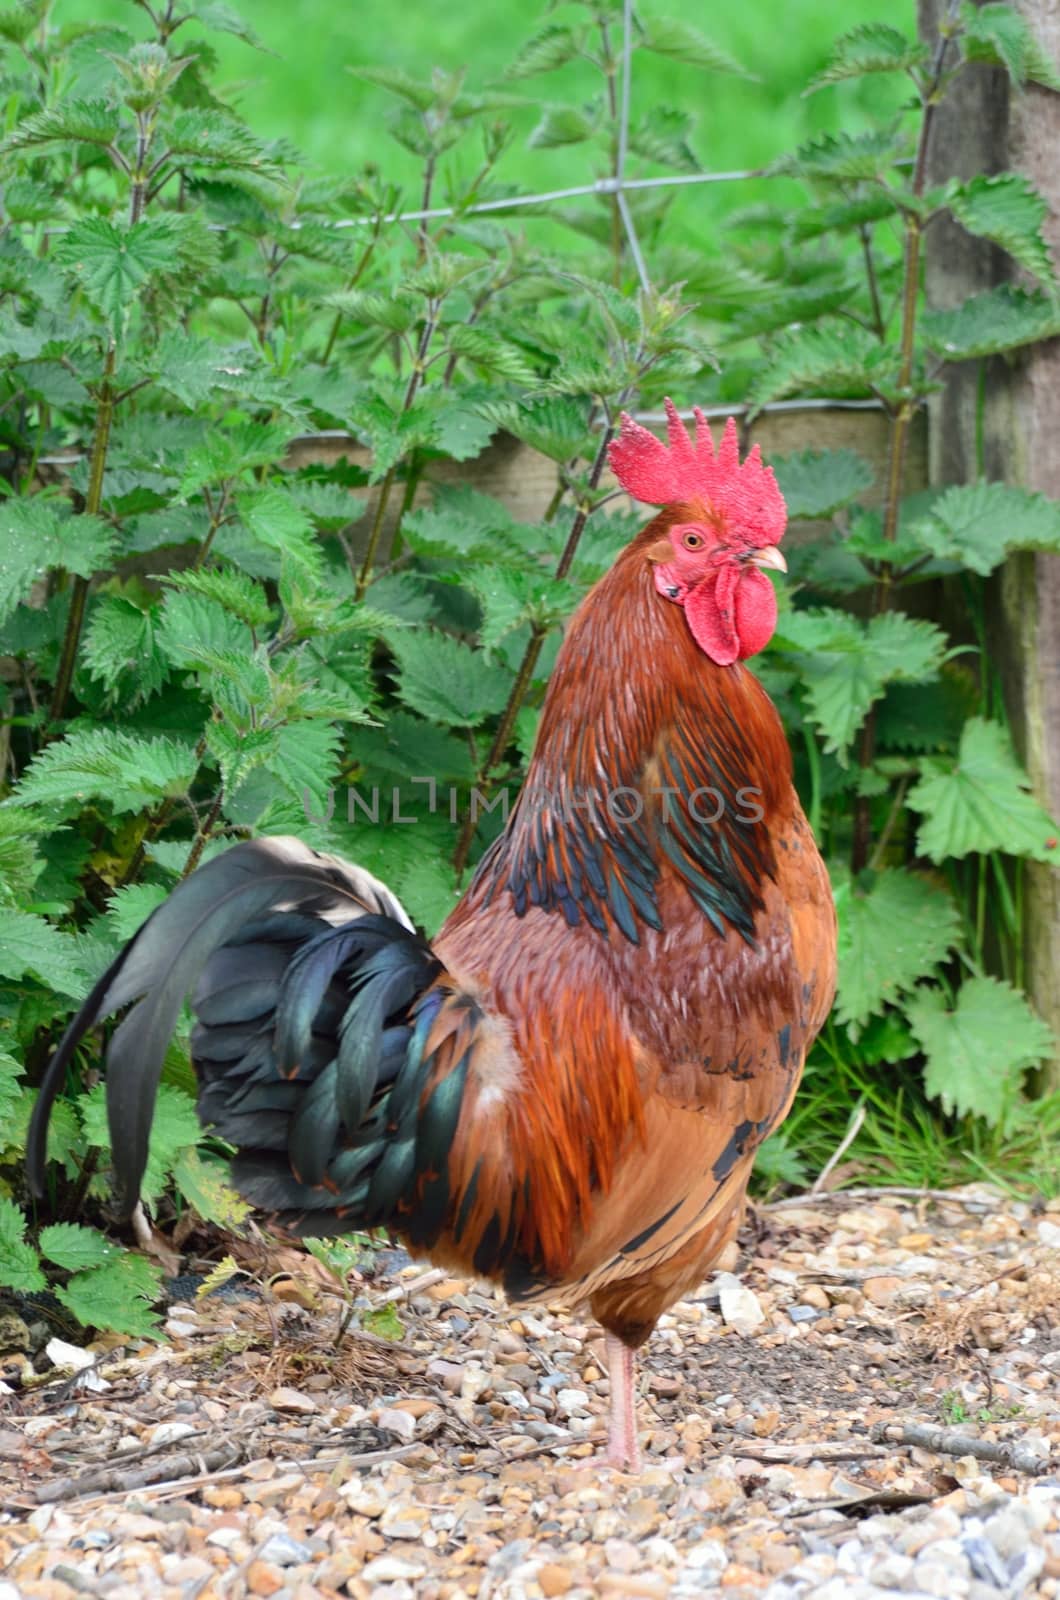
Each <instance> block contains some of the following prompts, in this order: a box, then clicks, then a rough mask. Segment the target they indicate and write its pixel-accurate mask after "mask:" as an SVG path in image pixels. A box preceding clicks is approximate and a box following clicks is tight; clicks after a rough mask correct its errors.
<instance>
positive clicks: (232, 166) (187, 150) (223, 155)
mask: <svg viewBox="0 0 1060 1600" xmlns="http://www.w3.org/2000/svg"><path fill="white" fill-rule="evenodd" d="M164 138H165V145H166V149H167V151H168V152H169V156H170V159H171V160H173V158H174V157H181V158H183V160H173V165H174V166H181V165H184V164H186V163H188V162H191V163H193V164H194V165H195V166H199V167H219V168H223V169H225V170H226V171H232V170H236V171H239V170H244V169H245V170H247V171H250V172H256V173H257V174H258V175H259V176H262V177H268V178H278V177H279V176H280V169H279V168H278V167H277V165H276V163H275V161H273V160H272V159H271V158H270V156H269V155H268V153H267V151H266V149H265V146H264V145H263V144H262V143H261V142H260V140H258V139H255V137H254V135H253V134H252V133H251V132H250V130H249V129H248V128H246V127H244V125H243V124H242V123H241V122H236V121H235V120H234V119H233V118H231V117H226V116H222V115H219V114H218V113H217V112H216V111H198V110H196V111H182V112H180V113H179V114H178V115H177V116H176V117H174V118H173V120H172V122H171V123H170V124H169V126H168V127H167V129H166V131H165V135H164Z"/></svg>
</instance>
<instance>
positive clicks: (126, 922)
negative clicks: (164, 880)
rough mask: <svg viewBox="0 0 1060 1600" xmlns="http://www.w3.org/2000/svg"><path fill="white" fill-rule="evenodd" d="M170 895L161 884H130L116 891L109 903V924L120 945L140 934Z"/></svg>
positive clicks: (107, 913)
mask: <svg viewBox="0 0 1060 1600" xmlns="http://www.w3.org/2000/svg"><path fill="white" fill-rule="evenodd" d="M168 894H169V891H168V889H166V888H165V887H164V886H163V885H162V884H160V883H130V884H127V885H126V887H125V888H124V889H116V890H115V891H114V893H113V894H112V895H111V897H110V900H109V901H108V902H107V912H106V915H107V922H108V924H109V926H110V927H111V928H112V929H113V932H114V937H115V938H116V939H117V940H118V942H119V944H125V943H127V941H128V940H129V939H131V938H132V936H133V934H134V933H138V932H139V930H140V929H141V928H142V927H143V925H144V923H145V922H146V921H147V919H148V917H149V916H150V915H151V913H152V911H156V910H157V909H158V907H159V906H160V905H161V904H162V902H163V900H165V899H166V898H167V896H168Z"/></svg>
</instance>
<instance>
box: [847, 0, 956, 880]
mask: <svg viewBox="0 0 1060 1600" xmlns="http://www.w3.org/2000/svg"><path fill="white" fill-rule="evenodd" d="M958 6H959V0H951V3H950V5H949V6H948V7H947V13H946V19H945V22H944V24H943V26H942V28H941V29H940V33H939V38H938V42H937V43H936V46H935V54H934V57H933V59H932V63H931V71H930V76H929V78H928V80H927V81H926V82H924V83H923V84H922V85H921V90H920V103H921V107H922V116H921V119H920V134H919V137H918V139H917V150H916V162H915V164H914V168H913V184H912V191H913V196H914V200H917V201H918V200H919V199H920V197H921V195H922V194H923V192H924V184H925V182H926V179H927V162H928V153H929V150H930V144H931V130H932V127H933V125H934V121H935V109H936V103H937V98H938V91H939V88H940V85H941V83H942V74H943V70H944V68H945V65H946V56H947V53H948V51H949V47H950V42H951V40H950V31H949V30H950V28H951V26H952V24H953V21H954V20H955V18H956V15H957V11H958ZM922 240H923V225H922V222H921V218H920V214H919V212H918V210H917V209H916V208H915V206H914V208H913V209H912V210H909V211H907V212H906V213H905V264H904V272H903V278H902V333H901V347H900V348H901V356H900V364H899V372H898V392H899V396H900V398H899V402H898V409H897V411H896V412H895V414H894V417H893V419H892V422H891V444H890V454H889V458H888V465H887V492H886V499H885V502H884V513H883V537H884V538H885V539H886V540H887V541H888V542H889V543H891V544H893V543H894V541H895V540H896V539H897V537H898V523H899V518H900V514H901V503H902V482H903V479H904V477H905V458H906V452H907V449H908V445H909V428H910V425H911V423H912V420H913V417H914V415H915V414H916V411H917V409H918V407H919V405H920V402H921V399H922V396H920V395H914V394H912V393H911V392H910V391H911V385H912V377H913V361H914V357H915V354H916V314H917V304H918V300H919V295H920V252H921V244H922ZM893 578H894V566H893V563H892V562H890V561H884V562H882V563H881V565H880V573H879V577H878V578H877V579H876V583H875V585H874V587H873V593H872V612H873V615H874V616H882V615H883V613H884V612H886V611H888V610H889V609H890V604H891V585H892V581H893ZM875 759H876V707H875V706H873V707H872V708H871V710H870V711H869V714H868V716H867V717H866V718H865V721H864V723H863V724H862V727H861V733H860V736H859V739H858V753H857V760H858V765H859V767H861V769H862V770H863V771H865V770H867V769H868V768H869V767H871V766H872V763H873V761H874V760H875ZM871 844H872V802H871V800H870V798H869V796H868V795H864V794H862V795H858V797H857V799H856V800H855V802H854V839H853V848H852V851H851V867H852V869H853V870H854V872H861V871H862V870H863V869H864V867H865V865H866V863H867V862H868V859H869V853H870V847H871Z"/></svg>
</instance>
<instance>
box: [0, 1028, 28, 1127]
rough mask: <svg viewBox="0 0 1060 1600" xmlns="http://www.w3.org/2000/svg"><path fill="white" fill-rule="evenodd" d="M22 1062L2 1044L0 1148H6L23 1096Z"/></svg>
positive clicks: (0, 1049)
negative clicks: (16, 1108)
mask: <svg viewBox="0 0 1060 1600" xmlns="http://www.w3.org/2000/svg"><path fill="white" fill-rule="evenodd" d="M22 1092H23V1086H22V1064H21V1062H19V1061H16V1060H15V1058H14V1056H13V1055H11V1054H10V1052H9V1051H7V1050H5V1049H4V1048H3V1046H2V1045H0V1128H3V1129H4V1130H5V1133H4V1134H2V1135H0V1150H3V1149H4V1148H5V1144H6V1137H7V1133H6V1130H8V1129H10V1127H11V1119H12V1117H13V1115H14V1111H15V1107H16V1106H17V1104H18V1102H19V1100H20V1099H21V1098H22Z"/></svg>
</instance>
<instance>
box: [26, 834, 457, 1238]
mask: <svg viewBox="0 0 1060 1600" xmlns="http://www.w3.org/2000/svg"><path fill="white" fill-rule="evenodd" d="M362 919H363V920H365V921H370V920H375V921H377V922H379V923H383V922H385V923H387V924H388V925H389V926H390V928H391V929H392V930H393V934H394V935H395V936H397V937H398V938H400V939H411V940H414V941H416V942H417V943H419V941H418V940H416V936H415V934H414V933H413V932H412V931H411V924H410V923H409V921H408V918H407V916H406V915H405V912H404V911H403V910H402V908H401V906H400V904H399V903H398V902H397V901H396V900H395V899H394V897H393V896H392V895H391V894H390V893H389V892H388V891H387V890H386V889H385V888H384V887H383V886H382V885H381V884H379V883H377V882H376V880H375V879H374V878H372V877H371V876H370V875H369V874H368V873H365V872H361V871H359V870H358V869H356V868H353V867H350V866H348V865H346V864H345V863H343V862H340V861H337V860H335V859H334V858H332V857H328V856H323V855H320V854H318V853H317V852H316V851H313V850H309V849H307V848H306V846H304V845H302V844H301V843H299V841H298V840H296V839H260V840H253V841H250V842H248V843H246V844H240V845H236V846H234V847H233V848H232V849H231V850H229V851H226V852H225V854H224V855H222V856H218V857H217V858H216V859H215V860H213V861H211V862H209V863H207V865H205V866H203V867H200V868H199V870H198V871H197V872H194V873H193V874H192V875H191V877H190V878H187V879H185V881H184V882H183V883H181V884H179V885H178V886H177V888H176V889H175V890H174V891H173V893H172V894H171V895H170V897H169V899H168V900H166V901H165V902H164V903H163V904H162V905H161V906H159V908H158V909H157V910H156V911H155V912H154V913H153V914H152V915H151V916H150V917H149V918H148V920H147V922H146V923H145V924H144V926H143V927H142V928H141V929H140V931H139V933H138V934H137V935H136V936H135V938H133V939H132V940H131V941H130V943H129V944H128V945H127V946H126V947H125V949H124V950H123V951H122V953H121V954H120V955H119V956H118V958H117V959H116V960H115V961H114V963H113V964H112V965H111V967H110V968H109V969H108V970H107V972H106V973H104V975H103V977H102V978H100V980H99V982H98V983H97V984H96V985H95V987H94V989H93V990H92V993H91V994H90V995H89V996H88V999H87V1000H86V1001H85V1003H84V1005H83V1006H82V1007H81V1010H80V1011H79V1012H78V1014H77V1016H76V1017H75V1018H74V1019H73V1021H72V1022H71V1023H70V1026H69V1027H68V1029H67V1031H66V1034H65V1035H64V1037H63V1039H62V1041H61V1043H60V1045H59V1048H58V1050H57V1051H56V1053H55V1055H54V1057H53V1058H52V1060H51V1062H50V1063H49V1066H48V1069H47V1071H46V1073H45V1076H44V1081H43V1084H42V1087H41V1092H40V1096H39V1098H38V1101H37V1105H36V1107H35V1108H34V1114H33V1119H32V1122H31V1126H30V1132H29V1139H28V1161H27V1165H28V1171H29V1177H30V1182H31V1184H32V1186H33V1188H34V1190H35V1192H36V1193H38V1194H41V1193H43V1187H44V1168H45V1142H46V1137H47V1124H48V1117H49V1114H50V1111H51V1108H52V1105H53V1104H54V1101H55V1098H56V1096H57V1094H58V1093H59V1090H60V1088H61V1087H62V1084H63V1081H64V1079H65V1075H66V1070H67V1068H68V1066H69V1065H70V1063H71V1061H72V1059H73V1056H74V1052H75V1050H76V1049H77V1047H78V1045H79V1044H80V1043H81V1042H82V1040H83V1039H84V1038H85V1036H86V1035H87V1034H88V1032H89V1031H90V1029H92V1028H93V1027H95V1026H96V1024H97V1023H99V1022H100V1021H102V1020H103V1019H104V1018H106V1017H107V1016H109V1015H110V1014H111V1013H113V1012H115V1011H118V1010H121V1009H122V1008H123V1007H125V1006H127V1005H128V1004H129V1003H130V1002H131V1001H135V1002H136V1003H135V1005H133V1007H132V1010H131V1011H129V1012H128V1014H127V1015H126V1016H125V1018H124V1019H123V1021H122V1022H121V1024H120V1025H119V1027H118V1028H117V1030H116V1031H115V1033H114V1036H113V1038H112V1040H111V1044H110V1049H109V1051H108V1054H107V1109H108V1115H109V1120H110V1127H111V1139H112V1148H113V1163H114V1171H115V1176H116V1185H117V1202H118V1207H119V1211H120V1214H121V1215H123V1216H128V1215H129V1214H130V1213H131V1212H132V1210H133V1209H134V1207H135V1206H136V1203H137V1201H138V1199H139V1195H140V1183H141V1179H142V1177H143V1172H144V1167H145V1165H146V1161H147V1149H148V1141H149V1136H150V1130H151V1121H152V1118H153V1115H154V1105H155V1098H156V1095H157V1091H158V1082H159V1078H160V1076H161V1072H162V1065H163V1061H164V1059H165V1052H166V1048H167V1046H168V1044H169V1040H170V1038H171V1036H172V1034H173V1030H174V1028H175V1027H176V1024H177V1020H178V1017H179V1015H180V1009H181V1006H182V1005H183V1003H184V999H185V996H186V995H187V994H188V993H189V992H190V991H192V990H194V989H196V986H197V985H199V984H200V979H201V976H202V974H203V971H204V968H206V966H207V963H208V962H212V958H213V957H214V956H215V955H217V954H218V953H220V952H223V954H222V958H221V964H220V967H219V969H218V970H219V973H220V977H219V980H218V982H217V983H216V984H215V982H214V980H213V977H212V974H211V977H210V980H209V982H208V983H207V986H206V987H207V990H208V994H204V995H202V997H201V999H202V1002H203V1003H204V1004H205V1007H206V1013H205V1015H204V1016H203V1017H202V1018H201V1020H203V1021H206V1017H207V1016H209V1015H211V1014H212V1015H213V1016H215V1017H216V1018H217V1020H218V1021H219V1022H221V1023H222V1026H224V1024H228V1025H234V1024H236V1023H237V1022H238V1021H240V1020H244V1021H245V1022H246V1024H247V1032H248V1033H250V1034H251V1035H253V1034H254V1033H255V1031H256V1030H255V1029H254V1027H253V1026H252V1023H253V1017H252V1016H248V1015H247V1009H248V1007H249V1009H250V1011H251V1012H253V1011H254V1009H255V1008H256V1007H257V1006H258V1005H259V1003H260V1002H261V1000H262V999H263V997H264V990H263V989H262V988H261V987H260V986H259V985H260V984H262V983H267V982H268V981H269V977H270V974H269V972H268V970H267V969H268V965H269V963H268V962H266V965H265V966H264V967H262V966H259V961H260V957H261V950H260V946H261V944H262V943H264V944H266V945H272V946H282V945H283V943H285V942H286V943H288V944H290V943H291V942H292V940H297V941H299V942H301V941H302V940H305V939H306V938H307V937H310V938H312V937H315V936H317V935H319V934H320V933H321V931H322V929H323V930H325V931H326V930H327V929H328V927H329V925H330V926H334V925H341V924H343V923H353V922H355V921H357V920H362ZM381 935H382V930H380V937H381ZM251 946H252V947H253V955H251V950H250V949H249V948H248V947H251ZM232 947H234V949H233V948H232ZM421 948H422V949H424V950H426V946H421ZM241 949H242V950H244V951H245V952H246V954H247V956H248V958H249V959H250V962H251V969H252V970H253V971H254V972H255V973H256V974H257V975H258V976H257V978H256V979H255V982H254V983H253V984H248V985H247V993H246V1001H245V1004H244V1002H243V997H242V996H240V995H239V994H238V983H237V984H236V990H235V993H233V977H234V976H235V975H237V974H238V972H239V970H240V968H239V963H238V952H239V951H240V950H241ZM211 1002H212V1003H213V1011H212V1013H211V1011H210V1006H211ZM232 1004H234V1005H235V1006H236V1008H237V1010H238V1011H239V1012H241V1013H242V1018H241V1017H240V1016H238V1015H237V1014H236V1013H235V1012H233V1011H232V1010H231V1009H230V1007H231V1005H232ZM258 1015H263V1013H258ZM210 1032H211V1035H212V1033H213V1030H212V1028H211V1029H210ZM250 1042H251V1040H249V1039H248V1043H250ZM254 1042H255V1043H257V1041H256V1040H255V1041H254ZM208 1048H210V1050H211V1063H212V1069H213V1070H212V1072H211V1070H210V1069H209V1068H208V1069H207V1070H206V1072H205V1073H204V1077H206V1078H207V1079H210V1078H211V1077H213V1076H216V1073H217V1069H218V1068H220V1071H221V1073H222V1075H223V1074H224V1073H225V1070H226V1069H225V1066H224V1061H225V1059H226V1058H225V1056H224V1054H223V1053H222V1055H221V1056H220V1057H218V1056H217V1055H215V1054H213V1039H212V1037H211V1040H210V1042H209V1046H208ZM220 1049H221V1051H222V1052H223V1050H224V1046H223V1044H221V1045H220ZM262 1064H264V1058H262ZM237 1077H238V1073H237ZM250 1109H251V1107H250V1106H249V1105H248V1106H247V1110H248V1111H249V1110H250Z"/></svg>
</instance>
